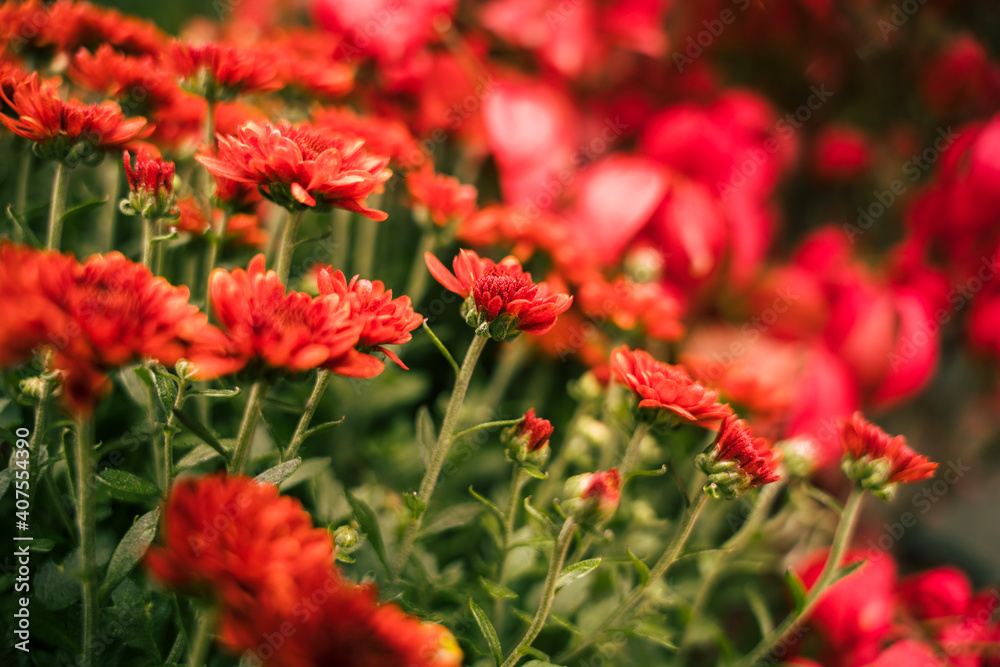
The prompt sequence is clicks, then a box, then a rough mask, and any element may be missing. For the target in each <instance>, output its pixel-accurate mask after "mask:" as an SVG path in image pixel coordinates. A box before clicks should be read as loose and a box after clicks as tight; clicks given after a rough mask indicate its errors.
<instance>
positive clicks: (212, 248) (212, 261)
mask: <svg viewBox="0 0 1000 667" xmlns="http://www.w3.org/2000/svg"><path fill="white" fill-rule="evenodd" d="M228 232H229V211H226V210H223V211H222V222H220V223H219V230H218V231H217V232H216V233H215V234H214V235H212V236H211V238H209V240H208V257H207V258H206V259H205V267H206V269H205V307H206V308H207V307H208V305H209V298H210V297H209V294H210V291H209V286H210V285H211V281H212V271H214V270H215V265H216V264H217V263H218V261H219V255H220V254H221V253H222V246H223V245H225V243H226V234H227V233H228Z"/></svg>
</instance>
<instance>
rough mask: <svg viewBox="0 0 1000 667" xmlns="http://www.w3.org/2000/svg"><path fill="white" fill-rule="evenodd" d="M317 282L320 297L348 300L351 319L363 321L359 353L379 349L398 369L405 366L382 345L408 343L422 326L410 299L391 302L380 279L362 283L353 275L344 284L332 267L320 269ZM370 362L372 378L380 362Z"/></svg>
mask: <svg viewBox="0 0 1000 667" xmlns="http://www.w3.org/2000/svg"><path fill="white" fill-rule="evenodd" d="M316 281H317V284H318V286H319V293H320V294H321V295H322V294H334V295H337V296H338V297H339V298H341V299H350V302H351V306H352V316H353V317H354V318H355V319H357V320H358V321H360V322H362V329H361V336H360V338H359V339H358V347H359V348H361V351H367V350H378V351H379V352H381V353H383V354H384V355H385V356H387V357H389V358H390V359H392V360H393V361H394V362H396V364H398V365H399V366H400V367H401V368H406V364H404V363H403V362H402V361H400V359H399V357H398V356H396V354H395V353H394V352H392V351H391V350H388V349H386V348H385V346H386V345H402V344H403V343H408V342H409V341H410V340H411V339H412V338H413V336H412V335H411V333H410V332H411V331H413V330H414V329H416V328H417V327H419V326H420V325H421V324H423V321H424V318H423V316H422V315H420V314H418V313H416V312H414V311H413V306H412V305H411V304H410V297H408V296H401V297H398V298H396V299H393V298H392V290H386V289H385V285H384V284H383V283H382V281H380V280H374V281H372V280H361V279H359V277H358V276H354V277H353V278H351V281H350V282H347V278H346V277H345V276H344V274H343V272H341V271H339V270H338V271H334V270H333V267H327V268H323V269H320V270H319V272H318V274H317V276H316ZM370 359H371V362H370V363H371V364H373V369H375V371H374V373H373V375H377V374H378V373H381V372H382V368H383V364H382V362H381V361H379V360H378V359H376V358H375V357H370Z"/></svg>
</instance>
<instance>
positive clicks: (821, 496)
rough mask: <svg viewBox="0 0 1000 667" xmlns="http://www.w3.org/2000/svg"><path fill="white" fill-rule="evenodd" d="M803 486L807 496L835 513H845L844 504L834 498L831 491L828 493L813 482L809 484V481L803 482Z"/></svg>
mask: <svg viewBox="0 0 1000 667" xmlns="http://www.w3.org/2000/svg"><path fill="white" fill-rule="evenodd" d="M801 488H802V491H803V492H804V493H805V494H806V495H807V496H809V497H810V498H812V499H813V500H815V501H817V502H818V503H820V504H821V505H824V506H826V507H827V508H828V509H829V510H830V511H832V512H833V513H834V514H837V515H838V516H839V515H840V514H843V512H844V506H843V505H841V504H840V502H839V501H838V500H837V499H836V498H834V497H833V496H831V495H830V494H829V493H827V492H826V491H824V490H823V489H819V488H817V487H815V486H813V485H812V484H809V483H808V482H803V483H802V485H801Z"/></svg>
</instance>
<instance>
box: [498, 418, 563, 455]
mask: <svg viewBox="0 0 1000 667" xmlns="http://www.w3.org/2000/svg"><path fill="white" fill-rule="evenodd" d="M551 436H552V424H551V423H549V420H548V419H539V418H538V417H536V416H535V409H534V408H531V409H530V410H528V412H526V413H525V415H524V417H522V418H521V421H519V422H518V423H517V424H514V425H513V426H511V427H510V428H508V429H507V430H506V431H504V434H503V439H504V441H505V442H506V443H507V451H508V453H509V456H510V457H511V458H512V459H513V460H515V461H517V462H519V463H528V464H530V465H532V466H537V465H541V464H542V463H545V460H546V459H547V458H548V457H549V438H550V437H551Z"/></svg>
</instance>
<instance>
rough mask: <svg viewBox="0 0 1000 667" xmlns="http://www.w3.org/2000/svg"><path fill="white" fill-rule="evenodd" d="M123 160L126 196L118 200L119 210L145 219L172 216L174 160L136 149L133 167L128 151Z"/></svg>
mask: <svg viewBox="0 0 1000 667" xmlns="http://www.w3.org/2000/svg"><path fill="white" fill-rule="evenodd" d="M123 161H124V163H125V176H126V178H127V180H128V187H129V195H128V199H126V200H123V201H122V203H121V210H122V212H123V213H126V214H127V215H140V216H142V217H143V218H145V219H146V220H159V219H160V218H170V217H175V216H176V214H177V207H176V206H175V199H174V163H173V162H164V161H163V160H161V159H160V158H153V157H150V156H149V154H148V153H146V151H139V155H138V156H137V157H136V161H135V168H134V169H133V168H132V159H131V156H130V155H129V153H128V151H125V153H124V155H123Z"/></svg>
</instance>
